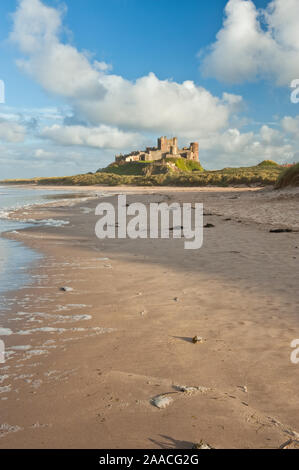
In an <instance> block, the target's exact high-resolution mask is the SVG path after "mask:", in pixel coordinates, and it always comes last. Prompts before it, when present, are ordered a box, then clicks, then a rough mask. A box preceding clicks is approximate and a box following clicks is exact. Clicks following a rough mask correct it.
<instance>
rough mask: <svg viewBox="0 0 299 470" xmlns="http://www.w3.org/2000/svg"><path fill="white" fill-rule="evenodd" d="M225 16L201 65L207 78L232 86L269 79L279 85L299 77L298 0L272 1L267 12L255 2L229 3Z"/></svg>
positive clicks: (243, 0) (238, 1)
mask: <svg viewBox="0 0 299 470" xmlns="http://www.w3.org/2000/svg"><path fill="white" fill-rule="evenodd" d="M225 14H226V17H225V20H224V23H223V27H222V29H221V30H220V31H219V32H218V34H217V39H216V42H215V43H214V44H213V45H212V46H211V47H210V49H209V51H208V53H207V55H206V57H205V58H204V59H203V62H202V64H201V69H202V71H203V72H204V73H205V74H206V75H208V76H213V77H216V78H217V79H219V80H221V81H226V82H233V83H235V82H237V83H239V82H244V81H248V80H254V79H258V78H266V79H273V80H274V81H275V82H276V84H277V85H289V84H290V82H291V80H292V79H294V78H297V77H299V2H298V0H273V1H272V2H271V3H270V4H269V5H268V7H267V8H266V9H265V10H257V8H256V6H255V5H254V3H253V1H252V0H229V2H228V3H227V5H226V7H225ZM201 55H202V54H201Z"/></svg>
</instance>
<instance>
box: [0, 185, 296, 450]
mask: <svg viewBox="0 0 299 470" xmlns="http://www.w3.org/2000/svg"><path fill="white" fill-rule="evenodd" d="M60 189H63V188H60ZM86 189H89V190H93V189H96V191H98V192H99V191H100V192H101V191H105V192H109V191H111V192H112V193H117V192H121V193H125V192H126V193H127V194H128V195H127V199H128V203H132V202H135V201H138V202H145V203H149V202H162V201H165V202H167V203H171V202H192V203H195V202H204V211H205V213H206V214H209V215H206V216H205V223H211V224H213V225H214V227H212V228H207V229H205V231H204V245H203V247H202V248H201V249H200V250H197V251H193V250H184V240H179V239H178V240H172V239H170V240H150V239H148V240H130V239H125V240H117V239H116V240H103V241H101V240H98V239H97V238H96V236H95V233H94V227H95V223H96V221H97V219H98V217H97V216H95V215H94V208H95V207H96V205H97V204H98V202H99V201H98V200H91V199H90V200H87V201H84V202H82V201H81V202H79V203H76V204H75V205H72V206H70V205H61V204H60V203H58V202H57V203H56V204H55V206H54V207H53V206H52V205H50V204H49V205H47V206H44V207H39V208H38V209H37V208H33V209H32V210H31V214H30V217H32V218H40V219H46V218H53V219H55V220H60V219H61V220H64V221H69V222H70V223H69V225H64V226H61V227H40V226H36V227H32V228H29V229H26V230H22V231H20V232H18V233H14V234H8V235H7V236H8V237H12V238H15V239H17V240H20V241H23V242H24V243H25V244H26V245H28V246H30V247H31V248H33V249H35V250H37V251H39V252H41V253H43V254H44V257H43V259H42V260H40V261H39V263H38V265H35V266H33V267H32V268H31V270H30V272H31V275H32V276H35V277H34V280H35V284H34V285H33V286H31V287H28V288H23V289H21V290H19V291H16V292H10V293H9V294H8V305H7V306H6V308H7V310H3V312H2V315H5V318H6V319H7V320H6V321H5V324H4V322H2V323H1V326H2V327H4V328H7V334H8V335H7V336H5V337H2V339H4V340H5V344H6V349H7V351H8V352H9V354H10V357H9V359H8V360H7V362H6V363H5V364H3V365H0V447H1V448H98V449H103V448H112V449H117V448H181V449H184V448H191V447H192V445H193V443H196V442H199V441H201V440H203V441H204V442H207V443H208V444H209V445H210V446H212V447H216V448H279V447H280V446H281V445H283V444H284V443H285V442H286V441H288V440H289V439H291V441H292V442H291V444H290V446H291V447H296V446H297V443H296V442H295V441H296V440H298V441H299V434H297V432H298V433H299V413H298V411H297V410H298V398H297V393H298V387H299V364H297V365H296V364H292V363H291V361H290V355H291V352H292V349H291V347H290V343H291V341H292V340H293V339H295V338H299V316H298V313H299V309H298V300H299V293H298V259H299V251H298V250H299V233H298V232H296V230H298V229H299V217H298V209H297V208H298V194H299V193H298V190H291V191H284V192H282V191H279V192H277V191H271V190H262V191H260V190H246V189H231V188H230V189H219V188H213V189H200V190H197V189H195V188H179V189H178V188H147V189H144V188H136V189H134V188H123V187H122V188H111V189H109V188H99V187H96V188H86ZM104 200H105V199H103V198H101V202H102V201H104ZM107 201H109V202H113V203H116V196H115V195H113V194H112V195H111V197H109V198H108V199H107ZM210 214H212V215H210ZM16 215H20V214H16ZM228 219H230V220H228ZM273 228H291V229H293V230H294V232H292V233H280V234H276V233H269V230H270V229H273ZM62 286H68V287H71V288H72V289H73V290H72V291H70V292H62V291H61V290H60V288H61V287H62ZM9 330H10V331H9ZM10 332H11V333H12V334H10V335H9V333H10ZM195 335H199V336H201V337H202V338H203V342H202V343H198V344H193V343H192V337H193V336H195ZM12 347H14V348H15V349H10V348H12ZM20 347H21V349H20ZM11 353H13V354H11ZM182 386H186V387H194V389H192V388H191V389H189V390H187V391H182ZM159 395H163V396H164V395H165V396H167V397H168V398H171V399H172V401H171V402H170V404H169V406H167V407H166V408H164V409H158V408H157V407H155V406H153V404H152V400H153V399H154V398H155V397H157V396H159Z"/></svg>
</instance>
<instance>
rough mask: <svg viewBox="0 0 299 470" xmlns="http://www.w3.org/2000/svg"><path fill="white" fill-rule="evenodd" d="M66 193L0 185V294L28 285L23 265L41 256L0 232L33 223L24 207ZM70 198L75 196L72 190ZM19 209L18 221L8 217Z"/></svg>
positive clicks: (52, 221)
mask: <svg viewBox="0 0 299 470" xmlns="http://www.w3.org/2000/svg"><path fill="white" fill-rule="evenodd" d="M70 196H71V194H70V193H69V192H68V193H62V190H52V189H44V188H41V189H39V188H37V189H35V188H24V187H18V186H2V185H0V294H3V292H7V291H10V290H15V289H18V288H20V287H23V286H25V285H28V284H29V285H30V278H29V275H28V274H27V271H26V268H27V266H28V265H29V264H30V263H34V262H35V261H37V260H38V259H39V258H41V256H42V255H41V254H40V253H37V252H35V251H33V250H31V249H29V248H27V247H26V246H25V245H23V244H22V243H20V242H17V241H13V240H8V239H6V238H3V237H2V236H1V234H2V233H3V232H7V231H18V230H20V229H22V228H25V227H29V226H32V225H33V224H36V223H37V222H36V221H33V220H30V219H28V217H27V214H26V209H28V207H30V206H32V205H36V204H44V203H46V202H52V201H56V200H57V199H60V198H61V199H62V200H63V199H64V198H66V197H70ZM74 197H76V194H75V192H74ZM20 208H22V209H23V211H22V218H21V220H12V219H10V213H11V212H12V211H14V210H15V209H20ZM39 223H41V224H44V225H56V226H58V225H59V224H60V225H61V224H62V223H63V222H61V221H58V220H53V219H47V220H43V221H41V222H39ZM0 310H1V308H0Z"/></svg>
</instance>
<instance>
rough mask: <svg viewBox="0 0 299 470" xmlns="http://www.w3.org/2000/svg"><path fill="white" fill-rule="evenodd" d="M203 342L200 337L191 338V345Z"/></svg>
mask: <svg viewBox="0 0 299 470" xmlns="http://www.w3.org/2000/svg"><path fill="white" fill-rule="evenodd" d="M202 342H203V338H202V337H201V336H194V337H193V338H192V343H194V344H196V343H202Z"/></svg>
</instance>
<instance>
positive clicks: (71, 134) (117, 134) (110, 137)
mask: <svg viewBox="0 0 299 470" xmlns="http://www.w3.org/2000/svg"><path fill="white" fill-rule="evenodd" d="M41 136H42V137H45V138H48V139H50V140H52V141H54V142H55V143H57V144H60V145H82V146H87V147H96V148H107V149H117V148H125V147H128V146H135V145H136V144H138V143H139V142H140V136H139V135H138V134H134V133H129V132H123V131H121V130H119V129H117V128H113V127H109V126H105V125H101V126H99V127H84V126H60V125H58V124H54V125H53V126H51V127H45V128H44V129H43V130H42V132H41Z"/></svg>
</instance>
